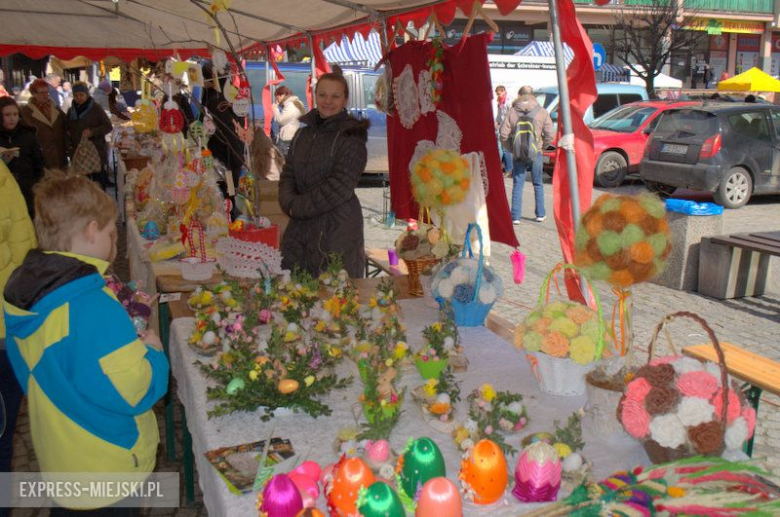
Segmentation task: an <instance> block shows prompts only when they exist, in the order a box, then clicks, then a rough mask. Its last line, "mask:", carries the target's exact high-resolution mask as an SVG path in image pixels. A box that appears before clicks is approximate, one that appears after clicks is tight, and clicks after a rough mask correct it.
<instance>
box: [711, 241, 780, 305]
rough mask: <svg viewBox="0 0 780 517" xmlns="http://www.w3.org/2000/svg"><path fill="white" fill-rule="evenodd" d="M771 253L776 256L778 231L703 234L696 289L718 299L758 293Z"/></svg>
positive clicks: (779, 251)
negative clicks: (718, 234) (697, 287)
mask: <svg viewBox="0 0 780 517" xmlns="http://www.w3.org/2000/svg"><path fill="white" fill-rule="evenodd" d="M772 256H780V232H760V233H739V234H734V235H720V236H715V237H705V238H703V239H702V241H701V247H700V249H699V289H698V291H699V293H701V294H703V295H705V296H711V297H713V298H718V299H721V300H727V299H731V298H741V297H744V296H761V295H763V294H764V292H765V291H766V284H767V281H768V280H769V259H770V258H771V257H772Z"/></svg>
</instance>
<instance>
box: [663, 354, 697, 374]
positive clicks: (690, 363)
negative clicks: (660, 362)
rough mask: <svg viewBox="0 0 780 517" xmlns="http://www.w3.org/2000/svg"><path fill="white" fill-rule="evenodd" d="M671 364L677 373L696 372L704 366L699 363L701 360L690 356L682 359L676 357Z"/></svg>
mask: <svg viewBox="0 0 780 517" xmlns="http://www.w3.org/2000/svg"><path fill="white" fill-rule="evenodd" d="M671 364H672V368H674V371H675V372H677V375H682V374H684V373H688V372H698V371H700V370H703V369H704V366H703V365H702V364H701V362H700V361H698V360H696V359H694V358H692V357H683V358H682V359H678V360H676V361H674V362H672V363H671Z"/></svg>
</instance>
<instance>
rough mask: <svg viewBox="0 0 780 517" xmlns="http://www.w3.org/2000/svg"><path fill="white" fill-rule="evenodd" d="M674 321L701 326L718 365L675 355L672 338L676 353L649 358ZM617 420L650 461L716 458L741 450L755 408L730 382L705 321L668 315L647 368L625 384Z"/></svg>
mask: <svg viewBox="0 0 780 517" xmlns="http://www.w3.org/2000/svg"><path fill="white" fill-rule="evenodd" d="M678 318H688V319H691V320H693V321H695V322H696V323H698V324H699V325H701V326H702V328H704V330H705V331H706V332H707V334H708V336H709V338H710V340H711V342H712V345H713V347H715V351H716V352H717V355H718V360H719V361H718V364H715V363H707V364H703V363H701V362H700V361H698V360H696V359H693V358H690V357H680V356H678V355H676V354H675V349H674V344H673V343H672V342H671V340H669V346H670V348H671V349H672V353H673V354H675V355H672V356H668V357H662V358H657V359H653V350H654V349H655V344H656V341H657V339H658V335H659V333H660V332H661V330H662V329H665V326H666V324H667V323H669V322H671V321H673V320H675V319H678ZM667 336H668V334H667ZM724 387H727V388H728V389H724ZM617 417H618V420H620V422H621V423H622V424H623V427H624V428H625V430H626V432H627V433H628V434H630V435H631V436H633V437H634V438H636V439H638V440H641V441H642V445H643V446H644V448H645V451H646V452H647V455H648V456H649V457H650V459H651V460H652V461H653V462H654V463H665V462H668V461H675V460H678V459H681V458H687V457H692V456H698V455H703V456H720V455H721V454H722V453H723V451H724V450H737V449H739V448H741V447H742V444H743V443H744V442H745V440H747V439H749V438H750V436H752V435H753V432H754V430H755V427H756V412H755V410H754V409H753V408H752V407H750V406H748V405H747V404H746V402H745V400H744V397H743V396H742V394H741V392H740V390H739V387H738V386H736V384H734V383H731V384H730V383H729V382H728V374H727V370H726V362H725V357H724V355H723V350H722V349H721V346H720V343H719V342H718V338H717V337H715V333H714V332H713V330H712V328H710V326H709V325H708V324H707V322H706V321H704V319H702V318H701V317H699V316H697V315H696V314H693V313H690V312H676V313H674V314H670V315H668V316H667V317H666V318H664V320H663V321H662V322H661V323H660V324H659V325H658V327H656V330H655V334H654V335H653V339H652V341H651V342H650V347H649V351H648V364H647V365H645V366H643V367H642V368H640V369H639V370H638V371H637V372H636V375H635V376H634V378H633V380H631V382H629V383H628V385H627V386H626V391H625V393H624V394H623V397H622V398H621V400H620V404H619V405H618V408H617Z"/></svg>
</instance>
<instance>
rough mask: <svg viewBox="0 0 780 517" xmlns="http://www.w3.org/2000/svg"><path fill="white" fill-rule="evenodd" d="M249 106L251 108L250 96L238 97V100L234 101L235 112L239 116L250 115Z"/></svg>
mask: <svg viewBox="0 0 780 517" xmlns="http://www.w3.org/2000/svg"><path fill="white" fill-rule="evenodd" d="M249 108H251V103H250V102H249V98H248V97H236V100H234V101H233V113H235V114H236V116H237V117H246V116H247V115H249Z"/></svg>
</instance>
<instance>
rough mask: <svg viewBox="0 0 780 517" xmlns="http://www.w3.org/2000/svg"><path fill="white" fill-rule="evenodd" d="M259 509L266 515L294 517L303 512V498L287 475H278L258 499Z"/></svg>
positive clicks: (266, 486) (267, 484) (269, 482)
mask: <svg viewBox="0 0 780 517" xmlns="http://www.w3.org/2000/svg"><path fill="white" fill-rule="evenodd" d="M258 509H259V510H260V512H261V513H265V514H266V515H273V516H279V517H294V516H295V515H297V514H298V512H300V511H301V510H303V498H302V497H301V493H300V491H299V490H298V487H296V486H295V483H293V482H292V480H291V479H290V478H289V476H287V474H276V475H275V476H273V477H272V478H271V479H269V480H268V483H266V485H265V488H263V493H262V495H261V496H260V497H258Z"/></svg>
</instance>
